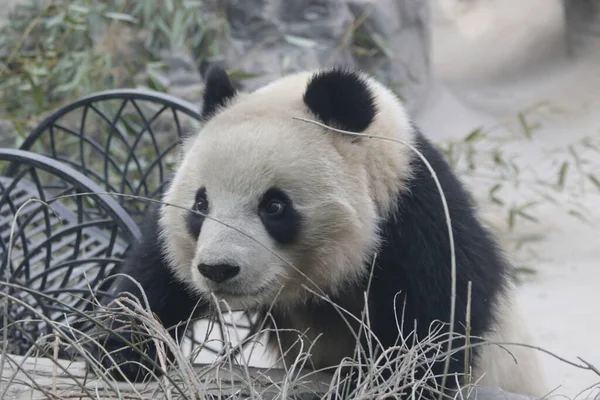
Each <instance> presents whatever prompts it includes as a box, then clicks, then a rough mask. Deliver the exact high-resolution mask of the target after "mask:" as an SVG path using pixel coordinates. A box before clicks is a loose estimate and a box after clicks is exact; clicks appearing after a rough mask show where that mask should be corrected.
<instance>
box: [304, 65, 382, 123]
mask: <svg viewBox="0 0 600 400" xmlns="http://www.w3.org/2000/svg"><path fill="white" fill-rule="evenodd" d="M304 103H305V104H306V105H307V106H308V108H309V109H310V111H312V113H313V114H314V115H315V116H316V117H317V118H318V119H319V120H321V122H323V123H325V124H327V125H329V126H332V127H334V128H338V129H342V130H346V131H352V132H359V133H360V132H362V131H364V130H365V129H367V128H368V127H369V125H371V123H372V122H373V119H374V118H375V114H376V112H377V110H376V106H375V98H374V95H373V92H372V91H371V89H370V88H369V86H368V84H367V82H366V81H365V79H364V78H363V77H361V76H360V75H359V74H358V73H356V72H353V71H350V70H345V69H341V68H333V69H330V70H327V71H321V72H317V73H315V75H313V76H312V78H311V79H310V81H309V82H308V85H307V87H306V91H305V92H304Z"/></svg>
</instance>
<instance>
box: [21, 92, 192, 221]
mask: <svg viewBox="0 0 600 400" xmlns="http://www.w3.org/2000/svg"><path fill="white" fill-rule="evenodd" d="M200 124H201V122H200V114H199V112H198V110H197V109H196V107H194V106H193V105H192V104H191V103H188V102H185V101H182V100H179V99H177V98H175V97H172V96H169V95H165V94H162V93H158V92H152V91H148V90H140V89H123V90H109V91H104V92H100V93H96V94H93V95H90V96H86V97H83V98H81V99H80V100H77V101H75V102H73V103H71V104H68V105H66V106H64V107H62V108H61V109H59V110H57V111H56V112H54V113H52V115H50V116H49V117H47V118H46V119H45V120H44V121H42V122H41V123H40V124H39V125H38V127H37V128H36V129H35V130H34V131H33V132H32V133H31V134H30V135H29V136H28V137H27V139H26V140H25V141H24V142H23V144H22V145H21V147H20V148H21V149H22V150H28V151H35V152H37V153H39V154H44V155H46V156H48V157H52V158H54V159H56V160H60V161H62V162H65V163H66V164H68V165H70V166H72V167H74V168H76V169H77V170H78V171H80V172H81V173H83V174H84V175H86V176H87V177H89V178H90V179H92V180H93V181H94V182H95V183H96V184H98V185H99V186H100V187H102V188H103V189H104V190H106V191H109V192H115V193H121V194H127V195H134V196H141V197H147V198H152V199H159V198H160V195H161V194H162V191H163V189H164V186H165V184H166V181H167V178H168V171H169V170H170V169H171V167H173V165H174V163H175V161H176V160H175V157H176V154H175V150H176V149H175V148H176V146H177V144H178V143H179V141H180V140H181V139H182V138H183V137H185V136H186V135H188V134H191V133H193V132H195V131H197V130H198V129H199V128H200V126H201V125H200ZM117 201H118V202H119V203H120V204H121V205H122V206H123V207H124V208H125V209H126V210H127V211H128V212H129V213H130V214H131V215H132V217H133V218H134V220H136V221H137V222H138V223H139V221H140V219H141V218H143V215H144V213H145V211H146V208H147V207H148V206H149V205H150V203H149V202H147V201H132V200H131V198H125V197H120V198H117Z"/></svg>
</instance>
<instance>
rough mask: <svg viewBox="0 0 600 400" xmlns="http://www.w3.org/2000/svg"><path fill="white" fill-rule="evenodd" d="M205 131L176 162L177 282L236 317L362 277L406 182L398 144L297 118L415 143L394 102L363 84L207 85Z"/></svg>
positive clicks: (169, 220) (359, 78)
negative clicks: (223, 304) (240, 310)
mask: <svg viewBox="0 0 600 400" xmlns="http://www.w3.org/2000/svg"><path fill="white" fill-rule="evenodd" d="M202 114H203V117H204V120H205V124H204V126H203V128H202V130H201V131H200V132H199V133H198V134H197V135H196V136H194V137H193V138H190V139H188V140H187V141H186V142H185V143H184V145H183V154H182V156H181V160H180V164H179V165H178V167H177V169H176V173H175V175H174V177H173V179H172V181H171V184H170V186H169V189H168V191H167V193H166V195H165V198H164V199H163V200H164V201H165V202H166V203H169V204H173V205H176V206H179V207H185V208H191V209H193V210H196V211H199V212H201V213H203V214H205V215H206V217H203V216H201V215H198V214H195V213H192V212H189V211H186V210H185V209H182V208H179V207H171V206H163V208H162V215H161V221H160V224H161V228H162V229H161V231H162V232H161V236H162V239H163V243H164V247H165V250H166V253H167V255H168V257H169V262H170V265H171V267H172V268H173V269H174V270H175V272H176V274H177V276H178V277H179V279H181V280H182V281H184V282H187V283H190V284H191V286H192V287H193V288H195V289H196V290H197V291H199V292H201V293H203V294H209V293H211V292H212V293H214V294H215V295H216V297H217V298H219V299H224V300H226V301H227V302H228V303H229V304H230V305H231V306H232V307H236V308H237V307H252V306H259V305H268V304H269V303H270V302H272V301H273V300H274V299H275V298H277V303H278V304H280V305H281V304H284V305H291V304H293V303H294V302H297V301H305V300H306V298H307V295H308V293H309V292H308V291H306V289H305V288H304V287H303V285H306V287H308V288H310V289H311V290H312V291H314V292H317V293H320V294H323V293H327V294H330V295H331V294H335V293H338V292H339V291H343V290H344V289H345V288H348V287H349V285H352V284H354V283H356V282H357V281H358V280H359V279H361V278H362V277H364V274H365V273H366V272H367V271H368V269H367V268H366V267H365V264H366V263H369V262H371V260H372V257H373V255H374V252H375V250H376V248H377V245H378V243H379V234H378V224H379V221H380V220H381V219H382V218H387V217H388V216H389V215H390V214H391V213H392V212H393V211H394V206H395V204H396V198H397V194H398V192H399V191H400V190H402V188H403V187H404V185H405V183H406V180H407V179H408V177H409V174H410V171H409V162H410V153H409V152H408V150H407V149H406V148H405V147H404V146H401V145H398V144H394V143H392V142H389V141H380V140H377V139H367V138H362V139H360V138H359V139H357V138H356V137H351V136H347V135H344V134H341V133H336V132H334V131H331V130H329V129H326V128H323V127H321V126H318V125H315V124H311V123H308V122H305V121H301V120H298V119H295V118H294V117H301V118H306V119H311V120H316V121H319V122H322V123H325V124H327V125H330V126H333V127H336V128H339V129H344V130H349V131H353V132H362V133H367V134H373V135H379V136H387V137H395V138H398V139H402V140H404V141H408V142H410V141H411V127H410V123H409V120H408V118H407V117H406V114H405V113H404V110H403V108H402V106H401V104H400V103H399V101H398V100H397V98H396V96H395V95H394V94H393V93H392V92H390V91H388V90H387V89H386V88H384V87H383V86H382V85H381V84H379V83H378V82H376V81H375V80H373V79H372V78H370V77H367V76H365V75H362V74H359V73H355V72H350V71H345V70H341V69H331V70H324V71H318V72H313V73H298V74H294V75H290V76H287V77H284V78H281V79H279V80H276V81H275V82H273V83H271V84H269V85H267V86H264V87H262V88H260V89H258V90H256V91H254V92H252V93H239V92H237V91H236V90H235V89H234V88H233V86H232V85H231V82H230V81H229V78H228V77H227V74H226V73H225V72H224V71H223V70H221V69H213V70H211V72H209V74H208V76H207V78H206V90H205V94H204V104H203V110H202Z"/></svg>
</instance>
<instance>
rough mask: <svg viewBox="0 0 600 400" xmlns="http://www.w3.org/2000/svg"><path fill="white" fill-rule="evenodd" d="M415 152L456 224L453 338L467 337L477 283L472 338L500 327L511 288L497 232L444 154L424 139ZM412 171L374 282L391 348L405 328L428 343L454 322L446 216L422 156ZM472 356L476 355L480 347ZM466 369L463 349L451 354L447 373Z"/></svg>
mask: <svg viewBox="0 0 600 400" xmlns="http://www.w3.org/2000/svg"><path fill="white" fill-rule="evenodd" d="M416 147H417V148H418V149H419V150H420V151H421V152H422V154H423V155H424V156H425V158H426V159H427V160H428V161H429V163H430V164H431V166H432V167H433V169H434V170H435V171H436V175H437V177H438V179H439V181H440V184H441V186H442V189H443V191H444V195H445V197H446V201H447V204H448V208H449V212H450V216H451V220H452V227H453V230H452V232H453V237H454V244H455V256H456V303H455V304H456V308H455V324H454V332H458V333H464V332H465V326H466V318H465V315H466V314H465V313H466V307H467V303H468V284H469V281H471V283H472V292H471V317H470V329H471V335H473V336H481V335H483V334H484V333H485V332H486V331H487V330H488V329H490V326H491V325H492V323H493V322H494V314H493V309H492V306H493V304H494V302H495V301H496V299H497V298H498V293H499V292H500V291H502V290H503V287H504V284H505V282H506V279H507V271H508V269H507V264H506V263H505V261H504V259H503V256H502V254H501V253H500V251H499V249H498V247H497V245H496V243H495V241H494V240H493V238H492V237H491V235H490V233H489V232H488V231H487V230H486V229H485V228H484V227H483V226H482V225H481V224H480V222H479V221H478V220H477V218H476V215H475V210H474V208H473V205H472V202H471V199H470V196H469V195H468V193H467V191H466V190H465V189H464V188H463V186H462V185H461V183H460V182H459V180H458V179H457V177H456V176H455V175H454V173H453V171H452V170H451V168H450V166H449V165H448V164H447V162H446V161H445V160H444V158H443V156H442V154H441V153H440V152H439V151H437V149H435V148H434V147H433V145H432V144H431V143H430V142H429V141H427V139H425V138H424V137H423V136H421V135H420V134H418V135H417V140H416ZM413 167H414V171H413V172H414V175H413V178H412V180H411V181H410V191H409V192H406V193H402V194H401V195H400V196H399V199H398V215H397V216H396V218H391V219H390V220H389V221H387V222H386V224H385V225H384V226H383V235H384V237H385V238H386V241H385V243H384V244H383V246H382V248H381V250H380V252H379V253H378V257H377V260H378V263H377V265H376V268H375V271H374V276H373V278H372V281H371V289H370V296H369V309H370V311H369V312H370V322H371V329H372V331H373V333H374V334H375V335H376V336H377V338H378V339H379V341H380V342H381V343H382V345H383V347H386V348H389V347H391V346H395V345H397V344H398V332H399V326H398V325H400V324H403V326H401V329H402V334H403V335H404V338H407V339H408V342H409V343H412V340H413V337H414V336H409V335H411V334H412V333H413V331H415V332H416V334H417V338H418V340H421V341H423V340H424V341H425V342H426V341H427V340H428V339H427V336H428V334H429V332H430V328H431V324H432V323H436V322H438V321H442V322H444V323H446V324H448V323H449V321H450V303H451V302H450V299H451V294H452V290H451V289H452V278H451V268H450V255H451V253H450V244H449V243H450V242H449V237H448V231H447V225H446V217H445V214H444V210H443V206H442V202H441V198H440V194H439V192H438V189H437V186H436V185H435V181H434V180H433V178H432V176H431V173H430V172H429V170H428V169H427V168H426V165H425V164H424V163H423V162H422V161H421V160H420V159H416V158H415V160H414V163H413ZM397 294H398V295H397ZM396 295H397V296H396ZM394 299H395V300H394ZM405 301H406V302H405ZM394 305H395V309H394ZM397 321H398V322H397ZM415 323H416V329H415ZM448 328H449V327H448V325H445V326H444V328H443V329H442V331H441V333H442V334H443V333H447V332H448V330H449V329H448ZM436 336H439V335H436ZM442 340H447V336H442ZM461 345H464V340H462V339H460V338H456V337H455V339H454V340H453V348H456V347H459V346H461ZM446 349H447V342H444V343H443V346H442V349H441V350H442V352H443V353H445V352H446ZM472 352H473V356H476V355H477V349H476V348H474V349H473V350H472ZM432 355H433V354H432ZM463 365H464V351H460V352H457V353H455V354H454V355H453V356H452V358H451V362H450V365H449V371H448V372H449V373H450V374H454V373H462V372H463V371H462V370H463ZM443 367H444V363H443V362H438V363H436V364H435V365H434V366H433V367H432V371H433V373H434V374H436V375H441V374H442V373H443ZM389 372H391V371H389ZM454 381H455V379H454V378H453V377H449V378H448V379H447V380H446V382H447V385H452V384H453V383H454ZM438 383H440V382H439V380H438Z"/></svg>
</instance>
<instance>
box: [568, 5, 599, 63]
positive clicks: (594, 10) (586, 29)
mask: <svg viewBox="0 0 600 400" xmlns="http://www.w3.org/2000/svg"><path fill="white" fill-rule="evenodd" d="M563 5H564V9H565V21H566V27H567V42H568V46H569V52H570V53H571V54H573V55H578V54H584V53H588V52H590V51H594V52H596V53H600V0H563Z"/></svg>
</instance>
